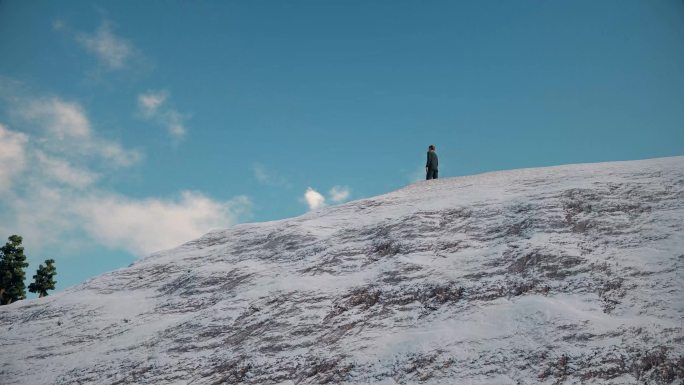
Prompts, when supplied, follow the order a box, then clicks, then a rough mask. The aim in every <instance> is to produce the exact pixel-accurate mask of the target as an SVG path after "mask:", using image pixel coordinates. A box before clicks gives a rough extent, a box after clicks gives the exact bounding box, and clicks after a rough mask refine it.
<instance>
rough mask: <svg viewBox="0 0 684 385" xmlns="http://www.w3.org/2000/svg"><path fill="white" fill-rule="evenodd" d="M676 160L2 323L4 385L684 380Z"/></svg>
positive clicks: (94, 284) (617, 167)
mask: <svg viewBox="0 0 684 385" xmlns="http://www.w3.org/2000/svg"><path fill="white" fill-rule="evenodd" d="M683 265H684V157H673V158H663V159H653V160H645V161H633V162H616V163H602V164H582V165H570V166H561V167H551V168H540V169H524V170H514V171H505V172H496V173H488V174H483V175H476V176H469V177H460V178H451V179H442V180H437V181H429V182H420V183H416V184H413V185H410V186H408V187H406V188H403V189H401V190H399V191H395V192H392V193H389V194H386V195H382V196H379V197H375V198H371V199H365V200H360V201H355V202H351V203H348V204H344V205H340V206H336V207H329V208H324V209H320V210H317V211H313V212H310V213H308V214H306V215H304V216H301V217H298V218H293V219H287V220H281V221H275V222H268V223H254V224H244V225H238V226H235V227H232V228H229V229H226V230H217V231H212V232H210V233H209V234H207V235H205V236H203V237H201V238H200V239H197V240H194V241H192V242H188V243H186V244H184V245H182V246H180V247H178V248H175V249H173V250H167V251H162V252H159V253H156V254H153V255H151V256H149V257H147V258H144V259H142V260H141V261H139V262H136V263H135V264H133V265H131V266H130V267H128V268H124V269H119V270H116V271H113V272H110V273H107V274H103V275H101V276H99V277H96V278H93V279H91V280H89V281H88V282H85V283H84V284H81V285H78V286H75V287H72V288H70V289H67V290H65V291H64V292H61V293H58V294H55V295H51V296H49V297H47V298H42V299H36V300H27V301H20V302H17V303H14V304H12V305H9V306H3V307H0V383H2V384H7V385H9V384H32V385H33V384H233V383H246V384H277V383H282V384H324V383H330V384H333V383H335V384H336V383H348V384H352V383H354V384H358V383H379V384H394V383H399V384H412V383H426V384H535V383H543V384H556V383H565V384H575V383H576V384H579V383H583V384H584V383H588V384H591V383H601V384H613V383H614V384H630V383H640V384H641V383H649V384H657V383H680V384H681V383H682V382H683V381H684V334H683V327H684V325H683V320H684V280H683V279H682V278H683V277H682V272H683V271H684V269H683Z"/></svg>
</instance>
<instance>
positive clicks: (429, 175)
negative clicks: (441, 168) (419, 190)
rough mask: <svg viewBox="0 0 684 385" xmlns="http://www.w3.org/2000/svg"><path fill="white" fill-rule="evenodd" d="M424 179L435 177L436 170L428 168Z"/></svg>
mask: <svg viewBox="0 0 684 385" xmlns="http://www.w3.org/2000/svg"><path fill="white" fill-rule="evenodd" d="M425 179H427V180H430V179H437V170H433V169H431V168H429V169H428V170H427V175H426V176H425Z"/></svg>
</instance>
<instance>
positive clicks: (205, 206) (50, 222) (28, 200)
mask: <svg viewBox="0 0 684 385" xmlns="http://www.w3.org/2000/svg"><path fill="white" fill-rule="evenodd" d="M10 99H11V101H10V102H9V103H8V104H9V105H8V106H7V109H8V110H11V111H15V113H14V114H13V115H12V116H14V117H15V119H14V120H15V121H14V122H13V123H12V126H11V127H10V126H8V125H6V124H0V196H2V199H0V213H2V215H0V233H1V234H14V233H18V234H22V235H24V236H25V238H26V240H27V242H28V243H31V244H32V247H35V248H37V249H38V250H44V249H45V248H47V247H50V246H54V245H55V244H60V245H61V246H63V245H64V242H65V240H68V242H72V243H73V242H84V243H86V244H88V243H89V244H99V245H104V246H107V247H110V248H114V249H120V250H127V251H130V252H132V253H134V254H137V255H143V254H147V253H150V252H152V251H155V250H159V249H163V248H168V247H172V246H175V245H177V244H180V243H182V242H185V241H188V240H190V239H192V238H195V237H197V236H199V235H201V234H203V233H204V232H206V231H208V230H209V229H211V228H214V227H225V226H229V225H231V224H234V223H236V222H237V221H238V220H239V219H240V218H243V217H245V216H247V215H249V212H250V207H251V203H250V201H249V199H248V198H247V197H245V196H238V197H235V198H233V199H230V200H216V199H212V198H211V197H209V196H207V195H205V194H203V193H201V192H195V191H183V192H180V193H178V194H174V195H172V196H170V197H169V196H165V197H148V198H137V197H136V198H133V197H128V196H125V195H123V194H121V193H118V192H116V191H113V190H111V189H110V188H108V187H107V186H108V185H107V183H105V182H106V181H107V180H108V178H110V177H112V176H115V175H116V173H118V172H119V171H118V168H117V167H121V166H127V167H131V166H133V165H134V164H135V163H136V162H139V161H141V160H142V153H141V152H140V151H138V150H134V149H128V148H126V147H125V146H123V145H122V144H121V143H119V142H117V141H114V140H111V139H105V138H104V137H103V136H102V135H101V134H100V133H99V132H98V130H97V127H96V126H97V125H96V124H93V122H92V121H91V120H90V119H89V117H88V114H87V112H86V110H85V108H84V107H83V106H81V105H80V104H79V103H77V102H74V101H66V100H64V99H62V98H59V97H44V96H35V95H29V96H22V97H20V96H17V95H16V94H15V95H12V97H11V98H6V99H5V100H10ZM17 127H18V128H17ZM113 166H114V167H113Z"/></svg>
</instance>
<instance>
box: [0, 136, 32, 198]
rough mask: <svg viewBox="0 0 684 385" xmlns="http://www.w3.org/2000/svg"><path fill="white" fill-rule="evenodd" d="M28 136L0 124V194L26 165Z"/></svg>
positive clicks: (10, 184)
mask: <svg viewBox="0 0 684 385" xmlns="http://www.w3.org/2000/svg"><path fill="white" fill-rule="evenodd" d="M27 142H28V136H27V135H25V134H23V133H21V132H14V131H10V130H9V129H8V128H7V127H5V126H4V125H2V124H0V194H1V193H2V192H3V191H4V190H8V189H9V188H10V187H11V186H12V179H13V178H14V177H15V176H16V175H18V174H21V173H22V171H24V168H25V167H26V143H27Z"/></svg>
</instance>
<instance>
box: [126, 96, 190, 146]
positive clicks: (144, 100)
mask: <svg viewBox="0 0 684 385" xmlns="http://www.w3.org/2000/svg"><path fill="white" fill-rule="evenodd" d="M169 96H170V95H169V93H168V91H164V90H162V91H148V92H146V93H143V94H140V95H138V108H139V110H140V113H141V115H142V116H143V117H144V118H145V119H148V120H153V121H155V122H157V123H158V124H161V125H163V126H164V127H166V131H167V132H168V133H169V135H171V137H173V138H174V139H181V138H183V137H184V136H185V134H186V132H187V130H186V128H185V116H184V115H183V114H181V113H179V112H178V111H176V110H175V109H173V108H171V107H169V106H168V105H167V104H168V103H166V101H167V99H168V98H169Z"/></svg>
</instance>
